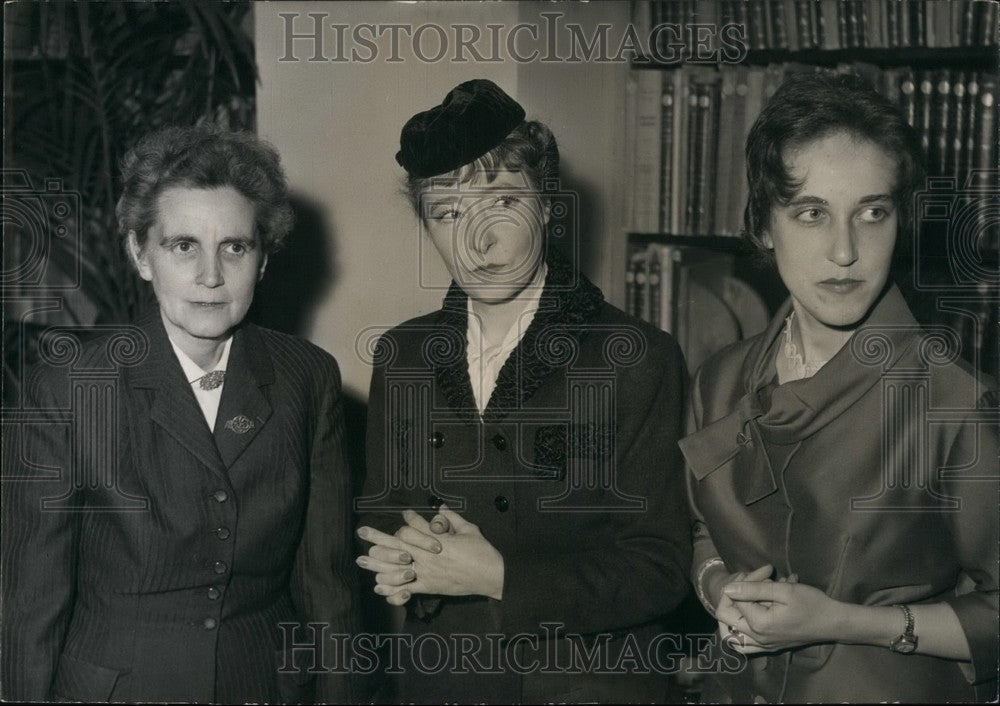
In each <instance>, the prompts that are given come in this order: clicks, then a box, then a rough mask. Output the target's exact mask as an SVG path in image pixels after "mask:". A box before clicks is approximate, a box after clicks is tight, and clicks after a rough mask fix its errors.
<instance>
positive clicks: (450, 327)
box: [424, 282, 479, 422]
mask: <svg viewBox="0 0 1000 706" xmlns="http://www.w3.org/2000/svg"><path fill="white" fill-rule="evenodd" d="M468 317H469V310H468V307H467V299H466V295H465V292H463V291H462V290H461V289H459V287H458V285H457V284H455V283H454V282H452V285H451V288H450V289H449V290H448V294H447V295H446V296H445V300H444V306H443V307H442V308H441V311H440V312H439V313H438V317H437V322H436V323H437V327H436V328H437V330H436V331H435V332H433V333H431V334H430V335H431V336H435V337H437V341H439V342H440V345H427V343H428V342H427V341H425V342H424V350H425V351H428V352H429V353H431V354H432V355H433V354H434V353H435V352H440V351H444V352H445V355H435V356H434V358H436V359H433V358H431V356H429V355H427V354H425V356H424V357H425V359H429V362H430V363H431V365H432V366H433V368H434V378H435V380H436V382H437V385H438V387H439V388H440V390H441V393H442V394H443V395H444V398H445V401H446V402H447V403H448V406H449V407H450V408H451V409H452V411H454V412H455V413H456V415H457V416H458V417H459V418H460V419H463V420H465V421H466V422H478V421H479V409H478V408H477V407H476V398H475V395H474V394H473V392H472V381H471V380H470V379H469V363H468V357H467V346H468V341H467V340H466V334H467V330H468V323H469V322H468Z"/></svg>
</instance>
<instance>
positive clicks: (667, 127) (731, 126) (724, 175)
mask: <svg viewBox="0 0 1000 706" xmlns="http://www.w3.org/2000/svg"><path fill="white" fill-rule="evenodd" d="M802 71H807V72H812V71H817V72H836V71H850V72H854V73H861V74H862V75H865V76H866V77H867V78H868V79H869V80H870V81H871V82H872V84H873V85H874V86H875V87H876V88H877V89H878V90H879V91H881V92H883V93H884V94H885V95H887V96H889V97H890V98H891V99H892V100H893V101H895V102H897V103H898V104H899V105H900V107H901V109H902V110H903V111H904V113H905V114H906V116H907V119H908V120H909V121H910V124H911V125H913V126H914V127H915V128H916V129H917V130H918V132H919V134H920V136H921V140H922V143H923V145H924V148H925V150H926V155H927V164H928V173H929V175H931V176H954V177H956V179H957V180H958V182H959V183H965V182H966V178H967V176H968V175H969V174H970V173H971V172H973V171H974V170H978V172H979V173H986V172H987V170H994V171H993V174H994V175H995V170H996V164H997V139H996V128H997V122H996V118H997V114H996V113H997V106H996V97H997V78H996V76H995V75H993V74H989V73H980V72H966V71H948V70H933V71H930V70H928V71H923V70H921V71H914V70H913V69H911V68H908V67H899V68H893V69H886V70H883V69H878V68H876V67H873V66H870V65H859V64H851V65H842V66H840V67H837V68H834V69H829V68H823V67H816V66H809V65H803V64H793V63H787V64H772V65H770V66H766V67H761V66H741V65H736V66H730V65H722V66H720V67H719V68H718V69H715V68H709V67H705V66H695V65H691V66H685V67H684V68H683V69H678V70H674V71H633V72H631V74H630V76H629V83H628V84H627V100H628V103H629V106H628V111H629V115H631V116H632V119H631V121H630V124H629V126H628V128H627V129H628V135H627V137H626V139H627V143H626V144H627V155H626V157H627V159H628V160H629V162H628V163H629V164H630V165H631V169H632V188H631V203H630V214H629V218H628V221H629V223H630V224H631V228H630V230H633V231H638V232H669V233H675V234H685V235H737V234H738V233H739V231H740V226H741V223H742V217H743V208H744V206H745V204H746V197H747V184H746V168H745V159H744V145H745V143H746V137H747V133H748V132H749V130H750V127H751V125H752V124H753V121H754V120H755V119H756V117H757V115H758V114H759V113H760V111H761V108H762V107H763V105H764V102H765V101H766V100H767V99H768V98H769V97H770V96H771V95H772V94H773V93H774V91H775V90H776V89H777V87H778V86H779V85H780V84H781V82H782V81H783V80H784V79H785V78H786V77H787V76H788V75H789V74H790V73H793V72H802Z"/></svg>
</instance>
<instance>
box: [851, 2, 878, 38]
mask: <svg viewBox="0 0 1000 706" xmlns="http://www.w3.org/2000/svg"><path fill="white" fill-rule="evenodd" d="M854 6H855V7H856V8H857V12H856V14H857V17H858V46H861V47H873V46H875V43H876V31H877V30H878V23H876V22H872V17H871V15H869V14H868V8H867V6H866V4H865V0H857V2H856V3H855V4H854Z"/></svg>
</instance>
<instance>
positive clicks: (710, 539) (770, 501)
mask: <svg viewBox="0 0 1000 706" xmlns="http://www.w3.org/2000/svg"><path fill="white" fill-rule="evenodd" d="M790 307H791V304H790V303H788V304H786V306H785V307H784V308H783V309H782V310H781V311H780V312H779V313H778V314H777V316H776V317H775V319H774V320H773V321H772V323H771V325H770V327H769V328H768V330H767V331H765V332H764V333H763V334H761V335H759V336H757V337H754V338H752V339H750V340H748V341H744V342H741V343H738V344H735V345H734V346H733V347H731V348H729V349H727V350H725V351H723V352H722V353H720V354H719V355H718V356H716V357H714V358H713V359H711V360H710V361H709V362H707V363H706V364H705V365H704V366H703V367H702V368H701V370H700V371H699V372H698V374H697V376H696V379H695V382H694V389H693V392H692V412H693V421H694V427H695V428H696V429H697V430H698V431H696V432H695V433H694V434H692V435H691V436H688V437H686V438H685V439H684V440H682V442H681V448H682V450H683V453H684V455H685V458H686V459H687V462H688V466H689V470H690V473H689V485H690V491H691V499H692V504H693V514H694V518H695V524H694V531H695V540H694V544H695V551H694V553H695V557H694V566H695V567H698V566H700V564H701V562H703V561H705V560H706V559H708V558H710V557H712V556H720V557H721V558H722V559H723V560H724V561H725V563H726V567H727V569H728V570H729V571H750V570H753V569H756V568H757V567H759V566H761V565H763V564H767V563H769V564H772V565H773V566H774V567H775V568H776V570H777V571H778V573H779V574H780V575H782V576H788V575H790V574H792V573H795V574H798V577H799V581H801V582H802V583H805V584H809V585H810V586H815V587H817V588H819V589H821V590H823V591H824V592H826V593H827V595H829V596H830V597H831V598H833V599H835V600H838V601H845V602H849V603H855V604H861V605H870V606H891V605H894V604H912V603H934V602H941V601H943V602H947V603H948V604H950V605H951V607H952V608H953V609H954V610H955V613H956V615H957V616H958V620H959V622H960V623H961V626H962V629H963V631H964V632H965V636H966V638H967V640H968V643H969V648H970V650H971V653H972V661H971V663H966V664H960V663H959V662H957V661H953V660H946V659H938V658H936V657H931V656H927V655H923V654H911V655H905V654H899V653H896V652H893V651H891V650H890V649H889V645H888V642H887V644H885V645H881V646H873V645H849V644H818V645H811V646H807V647H802V648H797V649H790V650H785V651H782V652H779V653H776V654H773V655H758V656H754V657H751V658H750V660H749V663H748V664H747V665H746V667H745V668H744V669H742V670H734V671H736V672H737V673H730V674H719V675H716V677H715V678H716V679H717V681H716V683H715V684H713V685H710V686H709V688H707V689H706V696H707V697H708V698H709V699H721V700H732V701H733V702H736V703H740V702H750V701H753V700H754V699H759V700H763V701H766V702H771V703H774V702H778V701H782V702H793V703H796V702H798V703H801V702H880V701H902V702H913V701H924V702H942V701H972V700H982V699H987V698H991V699H994V700H995V699H996V695H997V692H996V684H997V681H996V678H997V642H998V623H997V615H998V611H997V596H998V593H997V588H998V587H997V580H998V563H1000V557H998V543H1000V530H998V515H997V506H998V501H1000V495H998V493H1000V484H998V468H997V454H998V445H997V419H998V417H997V397H996V391H995V388H993V387H992V385H993V383H992V381H991V380H989V379H987V378H985V377H982V379H979V378H977V376H976V375H974V374H973V373H972V372H971V371H970V370H969V369H968V368H967V367H966V366H965V365H964V364H963V363H961V361H959V360H957V351H958V348H957V339H955V338H954V335H953V334H952V333H951V332H950V331H949V330H945V329H928V330H923V329H921V328H920V327H919V326H918V324H917V322H916V321H915V320H914V319H913V316H912V315H911V314H910V311H909V309H908V308H907V307H906V304H905V302H904V301H903V298H902V296H901V295H900V293H899V291H898V290H897V289H896V288H895V287H890V288H889V289H888V290H887V291H886V292H885V294H884V295H883V297H882V298H881V300H880V301H879V302H878V303H877V305H876V306H875V308H874V310H873V311H872V313H871V314H870V316H869V317H868V319H867V321H866V322H865V324H864V325H863V326H862V327H861V328H859V330H858V331H856V332H855V333H854V335H853V337H852V338H851V340H850V341H849V342H848V343H847V344H846V345H845V346H844V347H843V348H842V349H841V351H840V352H839V353H837V355H836V356H834V358H832V359H831V360H830V361H829V362H828V363H827V364H826V365H825V366H824V367H823V368H821V369H820V371H819V372H818V373H816V375H814V376H813V377H811V378H808V379H804V380H797V381H794V382H788V383H785V384H784V385H780V386H778V385H776V384H775V382H774V380H775V367H774V357H775V351H776V347H777V346H779V345H780V341H781V337H782V336H781V331H782V328H783V324H784V318H785V317H786V316H787V315H788V312H789V310H790ZM899 623H900V633H902V631H903V614H902V611H900V619H899ZM922 628H923V629H924V630H926V629H927V628H926V626H921V625H920V624H919V623H918V624H917V625H916V634H917V639H918V641H919V638H920V633H921V629H922ZM716 687H721V691H719V690H716Z"/></svg>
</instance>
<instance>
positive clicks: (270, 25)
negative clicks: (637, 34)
mask: <svg viewBox="0 0 1000 706" xmlns="http://www.w3.org/2000/svg"><path fill="white" fill-rule="evenodd" d="M255 13H256V14H255V26H256V28H255V34H256V50H257V61H258V64H259V66H260V78H261V83H260V86H259V87H258V129H259V132H260V134H261V135H262V136H263V137H265V138H266V139H268V140H270V141H271V142H272V143H273V144H274V145H275V146H276V147H277V148H278V150H279V151H280V152H281V155H282V159H283V162H284V164H285V168H286V170H287V173H288V177H289V180H290V184H291V187H292V189H293V191H294V193H295V195H296V201H297V208H298V209H299V212H300V226H299V227H298V228H297V230H296V232H295V233H294V234H293V240H292V241H291V245H290V247H289V250H288V252H286V253H283V254H278V255H276V256H275V258H274V259H273V261H272V263H271V266H270V267H269V272H268V274H267V276H266V277H265V282H264V285H263V286H262V291H261V293H260V294H259V296H258V300H259V302H260V304H261V305H260V307H259V308H260V312H259V314H260V317H261V319H262V320H263V321H264V323H265V324H268V325H271V326H274V327H276V328H283V329H285V330H292V331H294V332H296V333H299V334H301V335H304V336H306V337H308V338H309V339H310V340H312V341H314V342H315V343H317V344H318V345H320V346H322V347H323V348H325V349H326V350H328V351H330V352H331V353H333V354H334V355H335V356H336V358H337V360H338V361H339V362H340V364H341V368H342V370H343V374H344V381H345V387H346V388H347V390H348V391H349V392H350V393H351V394H352V395H353V396H354V397H355V398H356V399H357V400H359V401H360V400H363V399H365V398H366V397H367V385H368V378H369V375H370V370H369V368H368V366H367V365H366V364H365V363H364V361H363V359H362V357H361V356H359V355H358V354H357V352H356V350H355V341H356V338H357V337H358V336H359V334H362V332H364V331H365V330H366V329H368V328H369V327H372V326H391V325H394V324H396V323H399V322H400V321H403V320H405V319H408V318H411V317H413V316H416V315H419V314H422V313H426V312H428V311H432V310H434V309H436V308H438V306H439V305H440V301H441V297H442V296H443V294H444V289H443V288H444V287H446V286H447V283H448V277H447V274H446V273H445V271H444V268H443V267H442V266H441V265H440V263H439V262H438V261H437V260H436V258H435V257H433V256H432V253H431V252H428V250H427V249H426V248H421V239H420V237H419V228H418V222H417V220H416V218H415V217H414V216H413V214H412V212H411V211H410V209H409V206H408V204H407V203H406V201H405V199H404V198H403V197H402V196H401V195H400V193H399V187H400V183H401V182H400V178H401V176H402V169H401V168H399V167H398V165H397V164H396V162H395V159H394V155H395V152H396V150H397V149H398V144H399V131H400V128H401V127H402V125H403V123H404V122H405V121H406V120H407V118H409V117H410V116H411V115H412V114H413V113H415V112H417V111H419V110H424V109H427V108H429V107H431V106H432V105H436V104H438V103H439V102H440V101H441V99H442V98H443V97H444V95H445V94H446V93H447V91H448V90H450V89H451V88H452V87H454V86H455V85H456V84H458V83H460V82H462V81H465V80H468V79H471V78H489V79H491V80H493V81H495V82H496V83H498V84H499V85H500V86H502V87H503V88H504V90H506V91H507V92H508V93H510V94H511V95H512V96H514V97H515V98H516V99H518V100H519V102H521V104H522V105H524V106H525V108H526V110H527V112H528V116H529V118H530V117H533V118H538V119H541V120H543V121H545V122H547V123H548V124H549V125H550V127H552V129H553V131H554V132H555V134H556V136H557V138H558V140H559V143H560V148H561V153H562V161H563V182H564V187H566V188H568V189H570V190H572V191H573V192H575V193H576V194H577V196H578V200H579V203H580V208H581V217H582V219H583V220H582V228H581V232H580V246H581V249H580V252H581V264H582V266H583V270H584V272H585V273H586V274H588V276H590V277H591V278H592V279H594V280H595V282H597V284H598V285H600V286H601V287H602V288H604V289H608V285H609V283H610V282H612V281H613V280H612V273H613V271H614V267H615V264H616V263H618V262H619V261H620V258H619V255H618V252H617V251H618V250H622V251H623V250H624V248H623V247H618V246H617V245H616V244H615V243H616V242H618V243H620V237H619V236H618V235H617V234H619V233H620V231H621V228H622V224H621V217H620V216H621V214H622V213H623V211H622V209H621V206H620V204H621V203H622V199H623V195H622V194H621V192H620V190H621V188H622V186H621V185H622V184H623V183H624V179H623V173H624V168H623V164H622V163H623V160H622V158H621V150H622V145H623V142H624V97H623V96H624V77H625V72H626V71H627V66H626V65H625V64H623V63H597V62H587V61H579V62H571V61H565V60H561V61H551V62H549V61H542V60H541V59H542V58H545V56H546V51H545V47H544V46H542V45H543V44H544V43H545V42H546V41H551V40H552V39H553V38H555V41H563V42H564V41H565V40H566V35H565V33H563V34H560V33H559V28H558V27H557V28H556V29H555V30H552V27H553V26H552V24H551V23H552V22H554V21H555V22H563V23H579V24H580V25H581V26H582V28H583V29H584V31H585V33H587V34H588V36H589V34H590V32H591V31H592V30H593V28H594V27H595V26H596V24H597V23H600V22H610V23H613V24H614V26H615V28H614V29H612V30H611V32H610V35H609V36H611V37H616V36H618V35H619V34H620V33H621V29H620V27H621V25H622V24H623V23H624V22H625V20H626V19H627V13H628V3H589V4H578V3H572V4H570V3H556V4H553V3H536V2H521V3H514V2H509V3H436V2H435V3H430V2H428V3H403V2H392V3H389V2H385V3H382V2H379V3H375V2H365V3H353V2H337V3H258V4H256V6H255ZM308 13H313V14H314V15H320V17H319V18H318V19H320V21H321V26H325V30H324V31H323V35H322V44H321V45H320V44H318V43H317V42H316V40H315V38H313V37H311V36H310V37H306V38H304V39H294V40H293V41H292V42H291V43H289V42H288V38H287V36H286V34H287V32H288V30H289V28H291V30H292V31H293V32H295V33H297V34H300V35H306V34H310V35H311V34H312V30H313V28H314V25H313V18H311V17H309V15H308ZM541 13H557V14H559V15H560V17H559V18H557V19H556V18H554V17H553V16H552V15H550V16H549V17H548V18H546V17H543V16H542V15H541ZM280 15H292V17H291V18H283V17H281V16H280ZM289 22H291V24H289ZM362 23H369V24H374V25H388V24H392V23H402V24H407V25H409V26H411V27H414V28H415V27H418V26H420V25H424V24H430V23H433V24H436V25H439V26H442V27H445V28H447V31H448V32H451V33H453V31H454V30H453V28H454V26H455V25H459V24H469V25H475V26H476V27H478V28H480V29H481V31H482V33H483V39H484V41H482V42H480V43H477V45H476V46H477V48H479V50H480V55H481V56H483V58H485V59H492V58H499V59H500V60H499V61H477V60H474V57H473V56H472V53H471V51H465V52H462V53H464V55H465V56H464V58H466V59H472V60H470V61H466V62H457V61H454V60H453V59H454V54H455V53H458V52H459V49H458V47H457V46H456V45H455V44H454V42H453V41H451V42H450V48H451V49H453V50H454V51H449V56H448V57H447V58H446V59H443V60H441V61H437V62H434V63H430V62H427V61H422V60H420V59H418V58H417V56H416V53H415V51H414V48H413V46H412V42H411V41H410V39H409V38H408V37H407V36H404V35H400V36H401V37H402V39H403V41H401V42H400V48H399V51H398V54H397V55H396V56H393V52H392V46H391V36H390V31H391V30H385V33H384V34H383V35H382V37H381V38H380V39H379V40H378V44H377V55H376V56H375V57H374V60H372V61H368V62H364V61H355V60H350V58H351V57H350V54H351V51H352V50H355V51H357V52H358V56H359V57H360V58H362V59H364V58H367V57H368V56H370V55H371V53H372V52H371V51H369V50H368V48H367V47H365V46H363V44H362V43H358V42H355V41H353V39H352V36H351V34H352V33H353V32H355V31H357V27H358V25H360V24H362ZM517 23H526V24H528V25H534V26H536V27H538V28H539V41H538V42H537V43H535V42H533V41H532V40H531V38H530V37H529V36H528V31H527V30H526V31H522V32H520V33H519V34H518V35H516V36H517V38H518V40H519V41H518V42H517V44H516V45H515V47H514V48H515V51H516V52H518V53H520V54H521V55H527V54H529V53H530V51H531V50H532V48H538V49H541V50H542V51H541V53H540V55H539V58H538V59H536V60H535V61H531V62H526V63H522V62H518V61H515V60H514V59H513V58H512V57H511V56H510V55H509V54H508V53H507V51H506V50H505V49H506V46H503V47H499V48H498V47H496V46H493V45H489V44H488V43H487V42H486V41H485V40H486V39H488V38H489V37H490V34H489V33H490V32H491V31H492V32H500V33H502V35H501V36H503V37H504V39H502V40H501V41H502V42H503V43H504V45H505V43H506V37H508V35H509V33H510V32H511V30H512V29H513V28H514V27H515V26H516V25H517ZM333 24H343V25H347V27H346V28H345V29H343V30H334V29H333V28H332V27H331V25H333ZM489 25H494V26H499V29H494V30H489V29H488V26H489ZM548 30H552V31H551V32H549V31H548ZM341 31H342V32H343V35H342V36H343V37H344V38H345V41H344V42H338V41H337V40H338V34H337V33H338V32H341ZM463 31H470V32H471V31H472V30H463ZM364 36H366V37H367V36H368V35H367V34H365V35H364ZM421 36H422V38H423V40H424V41H423V44H422V45H421V47H422V49H421V48H419V47H418V49H417V50H416V51H422V52H423V54H424V56H425V57H426V56H428V55H432V54H434V53H435V52H436V51H437V47H438V46H439V45H438V39H437V35H436V34H435V33H434V32H433V31H424V32H423V33H422V35H421ZM467 36H468V35H467ZM521 40H523V41H521ZM490 46H493V49H492V51H491V50H490ZM341 54H343V55H345V56H346V58H348V59H349V60H347V61H339V60H337V59H338V58H339V55H341ZM560 54H565V55H568V52H565V51H563V50H562V48H560V47H556V51H555V52H551V51H550V52H548V56H549V58H553V57H555V56H558V55H560ZM460 58H461V57H460ZM312 59H316V60H315V61H313V60H312ZM397 59H398V60H397ZM613 236H614V237H613ZM428 285H431V286H428ZM610 294H611V295H612V297H611V298H612V299H613V300H615V301H618V300H619V299H620V297H619V293H617V292H611V293H610Z"/></svg>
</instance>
